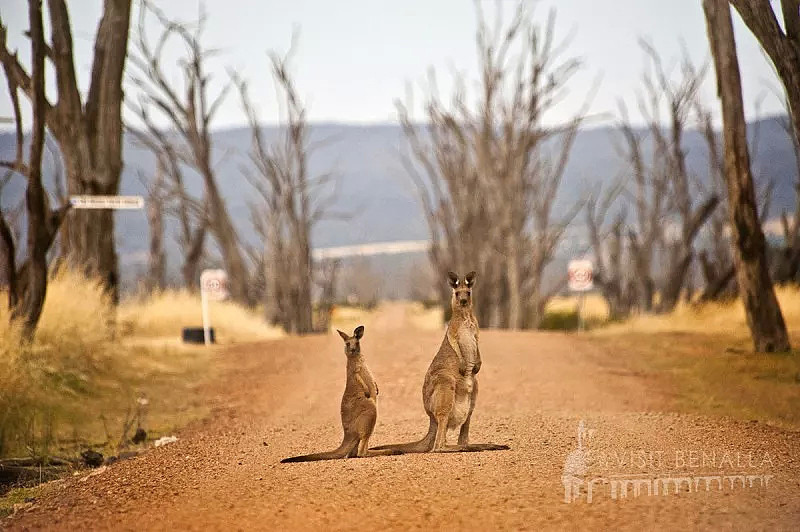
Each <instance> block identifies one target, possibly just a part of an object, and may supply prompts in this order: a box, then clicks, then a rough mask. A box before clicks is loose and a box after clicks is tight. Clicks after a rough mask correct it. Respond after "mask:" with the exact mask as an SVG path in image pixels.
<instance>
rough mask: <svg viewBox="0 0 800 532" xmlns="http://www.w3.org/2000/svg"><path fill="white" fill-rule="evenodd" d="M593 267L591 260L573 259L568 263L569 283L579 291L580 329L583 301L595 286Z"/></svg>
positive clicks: (580, 327) (571, 287)
mask: <svg viewBox="0 0 800 532" xmlns="http://www.w3.org/2000/svg"><path fill="white" fill-rule="evenodd" d="M592 273H593V268H592V261H590V260H585V259H581V260H571V261H569V264H568V265H567V285H568V286H569V289H570V290H571V291H573V292H578V294H579V295H578V330H579V331H582V330H583V303H584V299H585V298H586V292H588V291H589V290H591V289H592V288H594V279H593V277H592Z"/></svg>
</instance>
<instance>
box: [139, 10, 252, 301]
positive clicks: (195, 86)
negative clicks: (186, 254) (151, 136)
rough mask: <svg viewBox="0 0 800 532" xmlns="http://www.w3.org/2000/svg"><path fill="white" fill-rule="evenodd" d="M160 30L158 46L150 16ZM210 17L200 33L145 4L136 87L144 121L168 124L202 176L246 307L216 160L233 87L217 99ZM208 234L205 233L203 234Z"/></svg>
mask: <svg viewBox="0 0 800 532" xmlns="http://www.w3.org/2000/svg"><path fill="white" fill-rule="evenodd" d="M148 14H151V15H152V16H153V18H154V19H155V20H156V21H157V22H158V23H159V24H160V26H161V28H162V29H161V33H160V35H159V37H158V38H157V39H156V40H155V41H154V43H155V44H154V45H153V44H151V41H150V40H149V39H148V36H147V32H146V30H145V26H146V24H145V21H146V19H147V15H148ZM205 21H206V16H205V13H204V12H203V11H202V10H201V12H200V15H199V17H198V21H197V23H196V25H195V26H194V28H192V27H190V26H189V25H187V24H181V23H178V22H175V21H173V20H169V19H168V18H167V17H166V16H165V15H164V13H163V12H162V11H161V10H160V9H158V8H157V7H156V6H155V5H154V4H153V3H151V2H149V1H147V0H143V1H142V9H141V12H140V17H139V22H138V26H137V29H138V31H137V36H136V39H135V43H134V44H135V55H134V56H133V57H131V60H130V62H131V65H132V66H133V67H134V69H135V71H136V73H135V74H132V75H131V76H130V80H131V83H132V84H133V86H134V87H136V88H137V89H138V90H139V91H140V99H139V109H140V112H139V115H140V117H142V116H143V115H148V116H149V114H150V113H151V112H157V113H159V114H160V115H161V117H162V118H164V119H166V120H167V121H168V122H169V124H170V126H171V127H172V128H173V129H174V130H175V132H176V135H175V136H174V138H172V139H170V140H171V142H173V143H174V145H175V148H174V153H175V155H177V157H178V158H179V159H180V161H181V162H182V163H183V164H185V165H187V166H189V167H191V168H193V169H194V170H196V171H197V172H198V174H200V176H201V178H202V179H203V184H204V189H205V192H204V196H205V199H204V206H205V207H207V213H208V228H209V230H210V231H211V232H212V233H213V235H214V237H215V239H216V241H217V244H218V245H219V249H220V252H221V255H222V260H223V262H224V264H225V269H226V270H227V272H228V276H229V279H230V281H229V283H230V291H231V296H232V297H233V298H234V299H235V300H237V301H240V302H244V303H247V304H250V303H252V302H253V301H252V297H251V294H250V291H249V287H248V279H249V276H248V271H247V264H246V262H245V257H244V253H243V250H242V248H241V246H240V242H239V237H238V234H237V231H236V228H235V226H234V225H233V220H232V219H231V217H230V214H229V213H228V209H227V206H226V204H225V199H224V198H223V197H222V194H221V192H220V189H219V185H218V183H217V176H216V173H215V171H214V162H213V160H212V138H211V123H212V122H213V119H214V116H215V114H216V112H217V110H218V109H219V106H220V105H221V104H222V102H223V101H224V99H225V97H226V96H227V94H228V92H229V90H230V87H231V84H230V83H226V84H225V85H224V86H223V87H222V89H221V90H220V91H219V92H218V93H217V94H216V96H213V97H212V96H211V95H210V94H209V87H210V85H209V83H210V81H211V77H210V75H209V74H208V73H207V72H206V69H205V64H206V61H207V59H208V58H209V57H211V56H213V54H214V51H213V50H209V49H207V48H204V47H203V45H202V38H203V30H204V27H205ZM173 38H174V39H177V40H178V41H179V42H180V43H182V44H183V45H184V46H185V48H186V57H184V58H182V59H181V60H180V61H179V65H181V71H182V74H183V84H182V86H179V84H173V83H171V81H170V79H169V77H168V76H167V75H166V74H165V73H164V71H163V70H162V67H161V60H162V54H163V50H164V47H165V46H166V44H167V43H168V42H170V41H171V40H172V39H173ZM203 231H204V229H203Z"/></svg>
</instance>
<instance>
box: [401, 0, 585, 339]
mask: <svg viewBox="0 0 800 532" xmlns="http://www.w3.org/2000/svg"><path fill="white" fill-rule="evenodd" d="M475 5H476V10H477V12H478V32H477V42H476V44H477V53H478V62H479V70H480V72H481V78H480V88H479V94H478V101H477V102H476V104H475V105H474V106H470V105H469V104H468V103H467V102H466V101H465V98H466V94H465V92H466V90H465V86H466V84H465V83H464V81H463V80H461V79H457V80H456V89H455V90H454V92H453V95H452V97H451V101H450V102H449V103H444V102H442V101H441V100H440V99H439V97H438V94H437V89H436V80H435V76H434V75H433V74H432V75H431V78H430V83H429V86H428V91H427V94H426V96H425V97H426V102H425V109H426V115H427V126H426V130H425V131H424V132H423V131H421V130H420V128H419V127H417V125H416V124H414V123H413V121H412V120H411V117H410V115H409V111H408V109H410V108H411V107H412V105H413V102H411V101H409V102H407V103H406V104H403V103H401V102H397V104H396V105H397V108H398V113H399V117H400V123H401V125H402V128H403V131H404V133H405V136H406V139H407V142H408V149H409V152H408V154H406V155H405V156H404V160H403V162H404V166H405V167H406V170H407V172H408V173H409V175H410V177H411V180H412V182H413V184H414V186H415V189H416V192H417V195H418V198H419V202H420V205H421V207H422V210H423V213H424V215H425V217H426V220H427V224H428V229H429V233H430V236H431V240H432V247H431V253H430V258H431V262H432V264H433V267H434V269H435V270H436V272H438V275H439V277H440V278H444V277H445V274H446V272H447V271H448V270H453V269H455V270H457V271H462V270H464V271H468V270H470V269H475V270H477V271H478V272H479V275H480V276H481V285H482V288H481V290H480V291H478V292H477V293H476V297H477V300H476V308H477V313H478V319H479V320H480V321H481V322H482V323H486V324H488V325H490V326H496V327H510V328H523V327H538V325H539V323H540V322H541V319H542V317H543V313H544V307H545V304H546V303H547V301H548V299H549V298H550V297H551V296H552V294H553V293H554V289H556V288H557V286H556V287H550V289H548V288H547V287H546V286H545V283H544V273H545V269H546V267H547V265H548V264H549V263H550V262H551V261H552V259H553V257H554V254H555V252H556V249H557V248H558V246H559V244H560V242H561V241H562V239H563V236H564V232H565V230H566V228H567V226H568V225H569V224H570V223H571V221H572V219H573V218H574V217H575V215H576V214H577V212H578V211H579V206H573V207H570V208H568V209H566V210H565V212H562V213H560V215H556V211H555V210H554V204H555V202H556V199H557V196H558V191H559V188H560V185H561V181H562V178H563V175H564V169H565V168H566V163H567V161H568V158H569V154H570V150H571V147H572V143H573V142H574V140H575V136H576V134H577V130H578V127H579V126H580V124H581V123H582V122H583V120H584V118H585V108H582V109H581V110H580V111H579V112H578V113H577V114H576V115H575V116H574V117H573V119H571V120H570V121H569V122H568V123H567V124H565V125H563V126H559V127H546V126H545V125H544V116H545V114H546V113H547V112H548V111H550V110H552V109H553V107H554V106H556V105H557V103H558V101H559V100H560V98H561V96H562V95H563V93H564V91H565V90H566V86H567V84H568V83H569V80H570V79H571V78H572V76H573V75H574V74H575V72H577V71H578V69H579V68H580V66H581V63H580V61H579V60H578V59H575V58H566V59H562V55H563V53H564V49H565V43H558V42H556V39H555V31H554V24H555V14H554V12H551V13H550V15H549V17H548V19H547V21H546V23H545V25H544V27H540V26H539V25H537V24H536V23H535V22H534V21H533V18H532V15H531V13H529V12H528V10H527V8H526V7H525V4H524V3H522V2H520V3H519V4H518V7H517V10H516V12H515V13H514V15H513V17H512V19H511V21H510V22H509V23H508V24H505V25H504V24H503V23H502V16H501V13H502V9H503V8H502V5H500V4H499V3H498V6H497V16H496V24H495V27H494V28H489V25H488V24H487V21H486V18H485V17H484V15H483V13H482V11H481V7H480V3H479V2H476V4H475ZM590 94H591V91H590ZM409 100H410V98H409ZM587 102H588V98H587ZM440 284H441V285H442V287H443V288H442V289H441V291H440V296H441V297H442V298H443V301H446V298H447V297H448V296H447V294H446V291H445V288H446V287H444V283H440ZM444 306H445V308H449V306H448V305H444Z"/></svg>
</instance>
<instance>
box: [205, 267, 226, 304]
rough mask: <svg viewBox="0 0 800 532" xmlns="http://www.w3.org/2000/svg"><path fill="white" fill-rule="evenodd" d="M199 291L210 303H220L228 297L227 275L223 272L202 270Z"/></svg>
mask: <svg viewBox="0 0 800 532" xmlns="http://www.w3.org/2000/svg"><path fill="white" fill-rule="evenodd" d="M200 291H201V292H202V293H203V295H204V296H205V297H207V298H208V299H210V300H211V301H222V300H223V299H225V298H226V297H228V274H227V273H225V270H203V273H202V274H201V275H200Z"/></svg>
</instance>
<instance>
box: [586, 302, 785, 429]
mask: <svg viewBox="0 0 800 532" xmlns="http://www.w3.org/2000/svg"><path fill="white" fill-rule="evenodd" d="M777 294H778V299H779V300H780V303H781V308H782V310H783V315H784V318H785V319H786V323H787V326H788V328H789V332H790V335H791V337H792V339H793V345H794V348H795V351H794V352H792V353H776V354H762V353H754V352H753V347H752V343H751V340H750V336H749V330H748V328H747V324H746V322H745V316H744V310H743V307H742V304H741V302H740V301H738V300H737V301H730V302H727V303H709V304H705V305H701V306H698V305H695V306H689V305H682V306H680V307H679V308H677V309H676V310H675V312H673V313H671V314H667V315H661V316H636V317H633V318H631V319H629V320H627V321H624V322H621V323H616V324H610V325H608V326H607V327H604V328H601V329H597V330H595V331H592V332H591V333H590V334H589V335H588V339H590V341H592V342H593V343H594V344H595V345H600V346H602V347H603V350H604V351H605V352H606V354H607V355H608V356H606V357H604V363H606V364H610V365H613V366H616V367H618V368H621V369H624V370H625V371H627V372H632V373H633V374H637V375H642V376H644V377H645V378H651V379H653V383H654V385H655V386H657V387H659V389H661V390H662V391H664V392H666V394H667V395H668V396H669V397H671V400H672V406H673V407H674V408H675V409H676V410H679V411H684V412H694V413H701V414H707V415H715V416H716V415H719V416H731V417H734V418H738V419H748V420H751V419H754V420H759V421H763V422H767V423H772V424H775V425H778V426H781V427H785V428H789V429H793V430H798V429H800V350H798V347H800V289H798V288H797V287H782V288H779V289H778V290H777Z"/></svg>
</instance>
